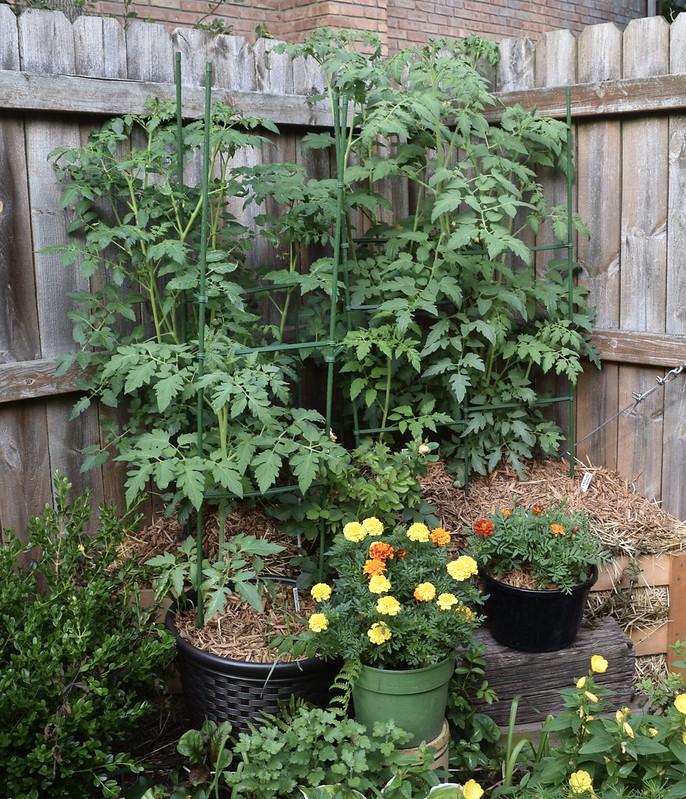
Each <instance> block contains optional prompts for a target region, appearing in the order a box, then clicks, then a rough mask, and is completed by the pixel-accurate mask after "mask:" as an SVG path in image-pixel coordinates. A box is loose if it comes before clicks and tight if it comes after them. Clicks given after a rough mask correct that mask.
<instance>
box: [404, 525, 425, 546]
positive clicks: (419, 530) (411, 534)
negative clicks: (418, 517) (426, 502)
mask: <svg viewBox="0 0 686 799" xmlns="http://www.w3.org/2000/svg"><path fill="white" fill-rule="evenodd" d="M407 537H408V538H409V539H410V541H419V542H420V543H422V544H425V543H426V542H427V541H428V540H429V537H430V533H429V528H428V527H427V526H426V525H425V524H422V523H421V522H415V523H414V524H411V525H410V526H409V527H408V528H407Z"/></svg>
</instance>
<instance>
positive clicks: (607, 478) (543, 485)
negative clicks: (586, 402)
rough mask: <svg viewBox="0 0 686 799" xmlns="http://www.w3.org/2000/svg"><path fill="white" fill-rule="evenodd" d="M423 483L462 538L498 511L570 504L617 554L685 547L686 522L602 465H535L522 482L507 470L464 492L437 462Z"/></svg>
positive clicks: (550, 462) (443, 521)
mask: <svg viewBox="0 0 686 799" xmlns="http://www.w3.org/2000/svg"><path fill="white" fill-rule="evenodd" d="M587 472H588V473H590V474H591V483H590V485H589V487H588V490H587V491H585V492H583V491H582V490H581V480H582V478H583V476H584V474H586V473H587ZM421 482H422V488H423V491H424V496H425V497H426V499H428V500H429V501H430V502H431V503H433V505H434V506H435V507H436V508H437V509H438V513H439V517H440V520H441V524H442V525H443V526H444V527H445V528H446V529H449V530H452V531H453V532H455V533H457V534H458V535H460V534H466V532H467V531H468V530H469V529H470V528H471V526H472V525H473V524H474V522H476V521H477V520H478V519H480V518H481V517H483V516H485V515H487V514H488V513H491V512H493V511H494V510H497V509H498V508H507V507H510V506H512V505H513V504H517V505H523V506H525V507H532V506H533V505H545V504H550V502H551V501H556V502H559V501H561V500H566V501H567V502H568V504H569V508H570V510H572V511H577V510H584V511H586V512H587V513H589V514H590V515H591V516H592V517H593V519H594V522H595V528H596V530H597V531H598V533H599V535H600V536H601V538H602V541H603V544H604V545H605V546H606V547H607V548H608V549H610V550H611V551H612V552H613V553H614V554H616V555H628V556H630V557H636V556H637V555H647V554H657V553H660V552H676V551H680V550H683V549H686V522H682V521H679V520H678V519H675V518H674V517H673V516H670V515H669V514H668V513H666V512H665V511H663V510H662V509H661V508H660V507H659V505H657V504H656V503H654V502H650V501H649V500H647V499H645V498H644V497H641V496H639V495H638V494H636V493H635V492H634V491H633V490H632V489H631V486H630V485H629V484H628V483H627V482H626V481H625V480H623V479H622V478H621V477H620V476H619V475H618V474H617V473H616V472H613V471H611V470H610V469H606V468H605V467H603V466H588V465H585V464H578V465H577V466H576V468H575V474H574V476H573V477H572V476H570V474H569V463H568V462H566V461H560V460H543V461H532V462H531V463H530V464H529V465H528V468H527V470H526V474H525V477H524V479H523V480H522V479H520V478H519V477H518V476H517V474H516V473H515V471H514V470H513V469H511V468H509V467H507V466H504V467H501V468H499V469H497V470H496V471H494V472H493V473H492V474H490V475H488V476H487V477H475V478H472V479H471V480H470V482H469V485H468V486H467V487H466V489H464V490H463V489H461V488H456V487H455V486H454V485H453V483H454V477H453V476H452V475H451V474H449V473H448V472H447V471H446V468H445V466H444V464H443V463H442V462H440V461H438V462H436V463H432V464H430V465H429V469H428V473H427V475H426V477H424V478H422V481H421Z"/></svg>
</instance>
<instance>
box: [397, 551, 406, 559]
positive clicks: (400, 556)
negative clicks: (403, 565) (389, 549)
mask: <svg viewBox="0 0 686 799" xmlns="http://www.w3.org/2000/svg"><path fill="white" fill-rule="evenodd" d="M395 556H396V558H398V560H402V559H403V558H406V557H407V550H406V549H396V551H395Z"/></svg>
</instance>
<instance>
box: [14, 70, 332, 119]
mask: <svg viewBox="0 0 686 799" xmlns="http://www.w3.org/2000/svg"><path fill="white" fill-rule="evenodd" d="M212 96H213V99H215V100H222V101H223V102H225V103H226V104H227V105H233V106H237V107H238V108H240V109H242V111H243V112H244V113H245V114H246V116H257V117H265V118H266V119H271V120H272V121H273V122H276V123H277V124H278V125H310V126H317V127H319V126H324V127H326V126H328V127H330V126H331V124H332V119H331V114H330V113H329V109H328V107H327V106H326V105H325V104H324V103H322V102H319V103H316V104H314V105H310V104H308V103H307V98H305V97H303V96H301V95H297V94H290V95H279V94H270V93H263V92H248V91H237V90H214V92H213V95H212ZM150 97H159V98H161V99H166V100H174V99H175V98H176V89H175V87H174V84H173V83H171V82H164V83H160V82H155V81H152V80H137V81H131V80H112V79H104V78H92V77H84V76H80V75H66V74H65V75H60V77H59V79H57V78H55V77H48V76H45V75H33V74H30V73H28V72H15V71H12V70H0V109H6V110H10V111H12V110H13V111H41V112H48V113H60V114H80V115H84V114H90V115H101V116H102V115H104V116H118V115H121V114H140V113H143V111H145V106H146V102H147V100H148V98H150ZM203 107H204V90H202V89H199V88H197V87H195V88H194V87H187V88H185V89H184V99H183V109H184V116H185V117H186V118H189V119H195V118H197V117H200V116H202V113H203Z"/></svg>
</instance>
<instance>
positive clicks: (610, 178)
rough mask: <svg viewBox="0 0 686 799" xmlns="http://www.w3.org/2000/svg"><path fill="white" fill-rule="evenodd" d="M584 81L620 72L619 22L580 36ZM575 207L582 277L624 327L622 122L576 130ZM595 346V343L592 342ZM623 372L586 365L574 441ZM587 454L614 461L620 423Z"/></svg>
mask: <svg viewBox="0 0 686 799" xmlns="http://www.w3.org/2000/svg"><path fill="white" fill-rule="evenodd" d="M578 63H579V80H581V81H602V80H609V79H616V78H619V77H620V76H621V74H622V34H621V32H620V31H619V30H618V28H617V27H616V26H615V25H612V24H608V25H594V26H593V27H590V28H586V29H585V30H584V31H583V32H582V33H581V36H580V37H579V45H578ZM576 141H577V153H578V154H577V160H576V185H577V212H578V214H579V216H580V217H581V219H582V220H583V221H584V222H585V223H586V224H587V225H589V226H590V229H591V235H590V236H589V237H586V236H582V235H580V236H578V237H577V250H576V258H577V261H578V262H579V263H580V264H581V268H582V271H581V274H580V277H579V283H581V284H582V285H583V286H585V287H586V288H587V289H588V292H589V302H590V304H591V306H593V307H594V308H595V309H596V324H597V325H598V326H599V327H612V328H615V327H619V253H620V219H621V208H620V204H619V199H620V196H621V173H622V172H621V126H620V123H619V121H616V120H609V119H603V120H597V121H596V120H594V121H592V122H590V123H589V124H584V125H578V126H577V129H576ZM593 343H594V345H595V346H596V347H597V346H598V345H597V343H596V342H595V340H594V341H593ZM618 392H619V370H618V368H617V367H616V366H615V365H614V364H606V363H603V368H602V370H601V371H600V372H597V371H596V369H595V368H593V367H591V366H589V367H588V369H586V370H585V372H584V374H582V375H581V377H580V379H579V382H578V384H577V391H576V433H577V439H582V438H584V437H585V436H587V435H589V434H590V432H591V430H594V429H595V428H596V427H597V426H598V425H599V424H601V423H602V422H604V421H605V420H606V419H608V418H610V417H611V416H612V415H613V414H614V413H615V411H616V410H617V408H618V407H619V393H618ZM576 455H577V457H579V458H581V459H582V460H586V459H588V460H590V461H591V462H592V463H603V464H605V465H606V466H607V467H609V468H610V469H614V468H616V465H617V422H616V421H615V422H610V424H608V425H605V426H604V427H603V428H602V429H601V430H599V431H598V432H596V433H594V434H593V435H592V436H590V437H589V438H588V439H586V440H585V441H583V442H582V443H581V444H580V445H579V447H578V449H577V452H576Z"/></svg>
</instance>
